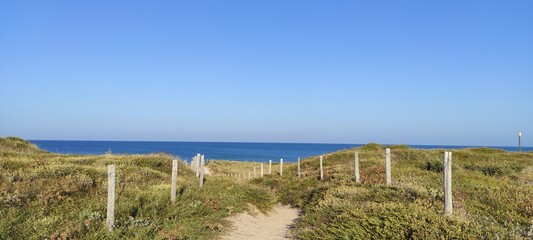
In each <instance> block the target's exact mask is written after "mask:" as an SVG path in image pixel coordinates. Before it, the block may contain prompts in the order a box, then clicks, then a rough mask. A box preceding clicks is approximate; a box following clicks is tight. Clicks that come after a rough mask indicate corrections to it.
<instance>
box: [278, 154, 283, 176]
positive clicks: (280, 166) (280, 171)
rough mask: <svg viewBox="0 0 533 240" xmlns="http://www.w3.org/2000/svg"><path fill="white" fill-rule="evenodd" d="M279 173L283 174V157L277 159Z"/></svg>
mask: <svg viewBox="0 0 533 240" xmlns="http://www.w3.org/2000/svg"><path fill="white" fill-rule="evenodd" d="M279 175H280V176H283V158H280V159H279Z"/></svg>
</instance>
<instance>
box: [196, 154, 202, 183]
mask: <svg viewBox="0 0 533 240" xmlns="http://www.w3.org/2000/svg"><path fill="white" fill-rule="evenodd" d="M201 158H202V155H201V154H199V153H198V154H196V166H195V167H196V177H200V167H201V166H202V160H201Z"/></svg>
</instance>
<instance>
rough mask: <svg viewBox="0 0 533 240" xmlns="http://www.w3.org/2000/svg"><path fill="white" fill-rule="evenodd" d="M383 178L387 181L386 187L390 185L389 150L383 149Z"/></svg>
mask: <svg viewBox="0 0 533 240" xmlns="http://www.w3.org/2000/svg"><path fill="white" fill-rule="evenodd" d="M385 177H386V180H387V185H391V183H392V176H391V169H390V148H387V149H385Z"/></svg>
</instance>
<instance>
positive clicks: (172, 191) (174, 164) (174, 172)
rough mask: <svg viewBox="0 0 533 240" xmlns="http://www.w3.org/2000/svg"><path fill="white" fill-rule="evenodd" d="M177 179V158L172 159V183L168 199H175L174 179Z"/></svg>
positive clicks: (172, 200) (173, 200)
mask: <svg viewBox="0 0 533 240" xmlns="http://www.w3.org/2000/svg"><path fill="white" fill-rule="evenodd" d="M177 179H178V160H172V185H171V187H170V201H171V202H175V201H176V180H177Z"/></svg>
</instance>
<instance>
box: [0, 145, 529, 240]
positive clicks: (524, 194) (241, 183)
mask: <svg viewBox="0 0 533 240" xmlns="http://www.w3.org/2000/svg"><path fill="white" fill-rule="evenodd" d="M0 143H1V144H0V204H1V205H0V216H1V218H0V239H43V238H48V239H67V238H74V239H76V238H84V239H118V238H128V239H147V238H149V239H212V238H216V237H217V236H219V235H220V234H221V233H222V232H223V231H225V230H226V229H227V224H228V223H227V222H226V221H225V220H224V218H226V217H228V216H231V215H232V214H235V213H238V212H242V211H246V210H247V209H248V208H249V207H250V206H251V205H253V206H254V207H257V208H258V209H259V210H261V211H268V210H269V209H270V208H271V207H272V206H273V204H275V203H276V202H280V203H282V204H290V205H292V206H294V207H297V208H299V209H300V210H301V217H300V218H299V219H298V220H297V221H296V222H295V223H294V224H293V226H292V228H291V232H292V234H293V236H294V237H295V238H297V239H531V238H533V153H532V152H527V153H511V152H506V151H503V150H497V149H488V148H476V149H462V150H453V151H452V152H453V168H452V169H453V186H452V190H453V196H454V214H453V215H452V216H449V217H446V216H444V215H443V189H442V153H443V150H420V149H412V148H409V147H407V146H403V145H396V146H389V147H390V148H391V155H392V180H393V184H392V186H385V185H384V183H385V181H384V179H385V169H384V156H385V147H384V146H381V145H379V144H368V145H365V146H363V147H360V148H357V149H350V150H343V151H339V152H335V153H331V154H326V155H324V171H325V174H324V175H325V176H324V179H323V180H320V179H319V161H318V157H317V156H315V157H310V158H307V159H303V160H302V164H301V170H302V177H301V178H298V177H297V167H296V163H284V173H283V176H280V175H279V165H278V163H277V162H273V166H272V170H273V174H271V175H268V174H267V172H268V163H264V173H265V176H264V177H262V178H260V177H259V167H260V163H256V162H232V161H210V162H209V163H208V164H207V166H208V167H209V169H210V170H211V172H212V174H213V175H212V176H207V177H206V184H205V185H204V186H205V187H204V188H203V189H200V188H199V187H198V180H197V178H196V177H195V176H194V173H193V172H192V171H190V170H188V169H187V168H186V167H185V166H184V165H183V163H182V162H180V166H179V174H178V175H179V177H178V199H177V202H176V203H175V204H172V203H171V202H170V196H169V191H170V169H171V160H172V159H173V156H170V155H166V154H150V155H112V154H106V155H99V156H77V155H62V154H51V153H47V152H44V151H42V150H40V149H38V148H37V147H35V146H33V145H31V144H29V143H28V142H25V141H24V140H20V139H16V138H9V139H7V138H6V139H1V138H0ZM354 150H357V151H358V152H359V157H360V169H361V183H355V181H354V172H353V171H354V169H353V156H354V153H353V151H354ZM107 164H116V165H117V171H118V172H117V210H116V219H117V223H116V228H115V230H113V231H112V232H109V231H107V229H106V228H105V227H104V222H105V211H106V210H105V206H106V204H105V203H106V181H107V179H106V165H107ZM254 167H256V171H257V172H256V174H257V175H256V178H252V179H251V180H247V179H239V180H238V181H236V178H234V177H226V176H227V174H247V173H248V171H250V172H251V174H253V168H254ZM252 176H253V175H252Z"/></svg>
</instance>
